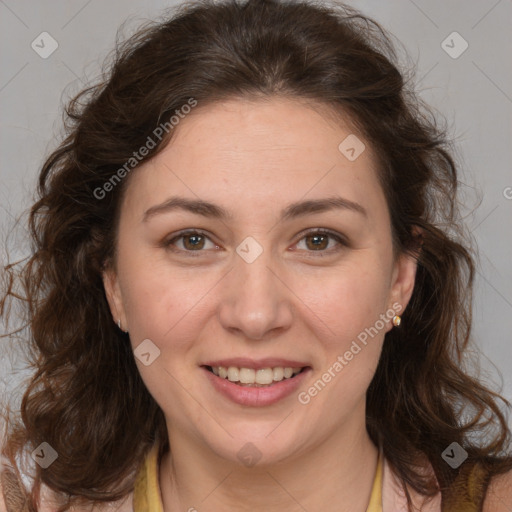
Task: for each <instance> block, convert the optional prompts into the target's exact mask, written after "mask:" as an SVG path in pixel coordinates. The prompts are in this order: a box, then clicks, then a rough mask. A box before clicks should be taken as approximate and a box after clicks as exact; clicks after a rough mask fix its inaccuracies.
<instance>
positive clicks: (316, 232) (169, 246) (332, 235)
mask: <svg viewBox="0 0 512 512" xmlns="http://www.w3.org/2000/svg"><path fill="white" fill-rule="evenodd" d="M187 235H200V236H204V237H205V238H207V239H208V240H210V241H211V242H212V243H214V244H215V242H213V240H211V239H210V237H209V236H208V234H207V233H206V232H205V231H202V230H200V229H190V230H185V231H181V232H180V233H178V234H177V235H176V236H174V237H172V238H171V239H169V240H167V241H165V242H164V243H163V246H164V247H165V248H167V249H169V250H171V251H172V252H176V253H182V254H183V253H186V254H187V256H189V255H190V256H192V257H198V256H200V253H202V252H205V251H204V250H197V251H190V250H184V249H173V248H172V245H173V244H174V242H176V241H177V240H179V239H181V238H184V237H186V236H187ZM301 235H302V236H301V238H300V239H299V240H298V242H297V243H299V242H300V241H302V240H303V239H304V238H306V237H307V236H311V235H321V236H329V237H330V238H333V239H334V240H336V242H338V244H339V246H341V247H347V246H348V243H347V241H346V240H345V239H344V238H343V237H342V236H341V235H339V234H337V233H335V232H334V231H330V230H328V229H322V228H313V229H310V230H308V231H305V232H303V233H302V234H301ZM215 245H217V244H215ZM341 247H338V248H335V249H334V250H333V249H332V248H331V249H324V250H318V251H313V250H308V251H306V252H309V253H316V254H315V257H324V256H326V254H325V253H327V254H329V255H330V254H332V253H333V252H334V253H336V252H338V251H339V250H341ZM194 253H197V254H194Z"/></svg>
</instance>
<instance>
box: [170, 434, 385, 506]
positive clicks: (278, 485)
mask: <svg viewBox="0 0 512 512" xmlns="http://www.w3.org/2000/svg"><path fill="white" fill-rule="evenodd" d="M182 434H183V433H177V432H170V435H169V439H170V446H172V447H173V449H172V456H171V454H170V453H169V452H167V453H166V454H165V455H164V457H163V459H162V462H161V465H160V489H161V494H162V502H163V506H164V511H165V512H178V511H180V512H182V511H189V512H194V511H195V510H197V511H201V510H205V509H208V510H210V511H211V512H221V511H225V510H240V511H253V510H258V509H262V510H265V511H268V512H278V511H280V512H281V511H282V510H297V511H299V510H302V511H303V510H308V511H316V510H322V512H349V511H350V512H365V511H366V508H367V506H368V502H369V500H370V494H371V488H372V484H373V479H374V476H375V472H376V468H377V458H378V449H377V447H376V446H375V445H374V444H373V442H372V441H371V439H370V438H369V436H368V433H367V431H366V428H364V427H363V428H359V429H357V430H352V433H351V435H347V433H346V432H345V433H343V432H336V433H334V434H333V436H331V437H330V438H328V439H325V440H324V441H323V442H322V443H320V444H318V445H315V446H314V447H311V448H310V449H309V450H307V451H304V452H301V454H300V455H298V456H290V457H289V458H287V459H286V460H285V461H280V462H276V463H275V464H273V465H270V464H268V465H265V466H263V467H260V466H259V464H257V465H255V466H253V467H250V468H248V467H245V466H242V465H240V463H237V462H234V461H229V460H226V459H223V458H220V457H218V456H217V455H215V454H211V453H208V450H207V449H205V447H204V446H199V445H198V444H197V441H195V442H194V440H193V439H191V438H189V437H187V436H186V435H182Z"/></svg>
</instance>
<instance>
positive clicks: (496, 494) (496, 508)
mask: <svg viewBox="0 0 512 512" xmlns="http://www.w3.org/2000/svg"><path fill="white" fill-rule="evenodd" d="M511 507H512V470H511V471H508V472H507V473H504V474H502V475H497V476H495V477H494V478H493V479H492V480H491V481H490V482H489V486H488V488H487V493H486V495H485V500H484V507H483V512H510V510H511Z"/></svg>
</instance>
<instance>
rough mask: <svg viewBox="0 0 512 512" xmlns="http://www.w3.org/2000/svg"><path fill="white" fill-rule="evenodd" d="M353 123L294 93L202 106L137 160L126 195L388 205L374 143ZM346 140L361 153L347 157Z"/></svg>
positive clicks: (261, 202) (266, 204) (262, 204)
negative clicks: (342, 199)
mask: <svg viewBox="0 0 512 512" xmlns="http://www.w3.org/2000/svg"><path fill="white" fill-rule="evenodd" d="M348 121H349V120H348V119H347V122H346V123H344V122H343V120H341V122H340V121H339V120H337V119H336V118H335V117H334V115H333V113H332V112H330V111H329V110H328V108H327V107H326V106H325V105H321V104H314V103H313V104H312V103H306V102H304V101H300V100H295V99H288V98H272V99H265V100H259V99H258V100H254V99H251V100H246V99H234V100H229V101H223V102H219V103H213V104H210V105H206V106H203V107H202V106H201V105H200V104H199V105H198V106H197V107H196V108H195V109H194V110H192V111H191V113H190V114H188V115H186V116H184V118H183V119H181V120H180V122H179V124H178V125H177V126H176V127H175V132H174V134H173V139H172V140H171V142H170V143H169V144H168V146H167V147H166V148H165V149H164V150H163V151H161V152H160V153H159V154H158V155H156V157H155V158H153V159H151V160H149V161H148V162H146V163H144V164H142V165H140V166H139V168H138V169H137V171H136V172H135V173H134V175H133V176H132V177H131V181H133V183H132V185H131V186H130V187H129V190H128V195H132V196H133V195H136V196H138V198H139V199H140V202H141V203H144V206H151V204H150V203H155V202H158V201H160V200H165V197H166V196H169V195H171V193H172V195H174V194H176V193H182V194H183V195H186V196H188V197H194V196H195V197H196V198H197V197H200V198H201V199H206V200H216V199H218V200H219V202H222V203H223V205H224V206H226V207H227V208H229V206H230V205H233V206H234V204H235V203H237V204H238V206H239V207H240V206H243V205H244V204H245V205H246V206H247V207H250V206H253V207H256V206H257V207H264V208H267V209H268V207H269V204H270V205H272V204H274V202H275V201H278V202H279V203H283V201H285V202H289V201H297V200H299V199H301V198H308V199H313V198H315V197H325V196H326V195H332V194H340V195H343V196H346V197H347V198H348V199H350V200H353V201H357V202H364V203H366V204H368V203H372V204H373V205H375V206H379V204H380V206H385V204H383V203H382V202H383V200H384V198H383V195H382V191H381V189H380V185H379V181H378V178H377V169H376V165H375V159H374V157H373V155H372V151H371V148H370V147H369V145H368V144H367V143H365V142H363V140H362V137H361V136H360V135H358V134H355V133H354V132H353V129H352V128H351V125H350V123H349V122H348ZM344 141H348V142H347V143H345V142H344ZM340 144H341V147H340ZM347 145H348V146H351V147H349V148H348V149H349V150H350V149H351V148H352V147H353V148H354V150H355V152H356V153H355V155H356V157H357V158H355V159H353V158H347V155H348V156H351V157H352V156H354V152H349V153H346V149H347V148H346V147H345V146H347ZM138 202H139V201H138Z"/></svg>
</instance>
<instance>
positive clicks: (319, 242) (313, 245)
mask: <svg viewBox="0 0 512 512" xmlns="http://www.w3.org/2000/svg"><path fill="white" fill-rule="evenodd" d="M305 239H306V246H307V247H308V249H311V250H313V251H318V250H321V249H326V248H327V246H328V245H329V236H327V235H308V236H306V237H305ZM308 242H310V243H308Z"/></svg>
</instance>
